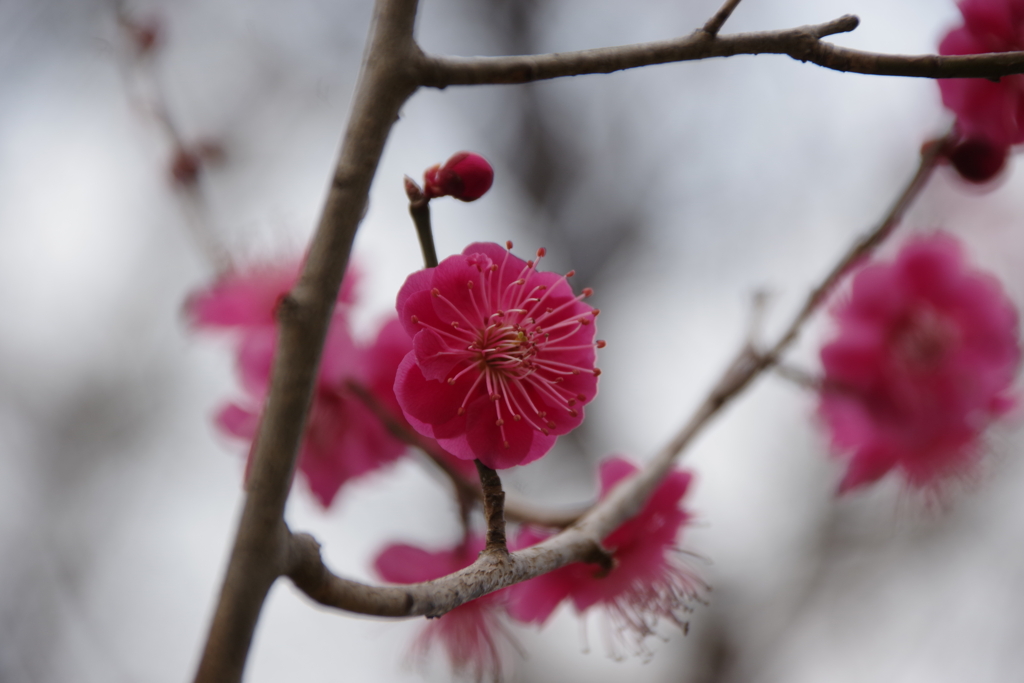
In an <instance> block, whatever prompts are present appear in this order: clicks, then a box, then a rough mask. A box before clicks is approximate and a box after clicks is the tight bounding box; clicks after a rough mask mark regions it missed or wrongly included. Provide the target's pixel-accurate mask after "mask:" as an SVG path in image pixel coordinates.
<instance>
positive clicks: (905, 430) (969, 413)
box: [818, 233, 1020, 492]
mask: <svg viewBox="0 0 1024 683" xmlns="http://www.w3.org/2000/svg"><path fill="white" fill-rule="evenodd" d="M832 314H833V316H834V317H835V320H836V323H837V330H836V334H835V339H834V340H833V341H832V342H830V343H829V344H827V345H826V346H825V347H824V348H823V349H822V350H821V360H822V365H823V366H824V370H825V379H824V383H823V386H822V392H821V402H820V405H819V409H818V411H819V413H820V414H821V416H822V418H823V419H824V420H825V422H826V423H827V425H828V427H829V429H830V431H831V433H832V444H833V447H834V448H835V450H836V451H838V452H840V453H843V454H845V455H846V456H847V457H848V458H849V465H848V467H847V471H846V475H845V477H844V478H843V480H842V483H841V484H840V487H839V490H840V492H845V491H849V490H851V489H854V488H857V487H859V486H864V485H866V484H870V483H872V482H874V481H876V480H878V479H879V478H881V477H882V476H884V475H885V474H886V473H887V472H889V471H890V470H894V469H895V470H898V471H900V472H901V473H902V474H903V476H904V477H905V478H906V480H907V482H908V483H909V484H910V485H912V486H915V487H933V486H935V485H936V484H938V483H940V481H941V480H942V479H943V478H945V477H948V476H950V475H957V474H963V473H966V472H969V471H970V469H971V468H972V466H973V465H974V463H975V462H976V460H977V458H978V456H979V455H980V453H981V451H982V448H981V444H980V443H979V441H980V437H981V434H982V432H983V430H984V429H985V428H986V427H987V426H988V425H989V423H991V422H992V420H993V419H995V418H997V417H999V416H1000V415H1002V414H1004V413H1005V412H1006V411H1007V410H1008V409H1009V408H1010V407H1011V406H1012V405H1013V402H1014V401H1013V397H1012V395H1011V392H1010V385H1011V383H1012V382H1013V379H1014V377H1015V375H1016V373H1017V367H1018V364H1019V361H1020V341H1019V332H1018V324H1017V312H1016V310H1015V308H1014V306H1013V304H1012V303H1011V302H1010V301H1009V299H1008V298H1007V296H1006V294H1005V293H1004V292H1003V289H1002V287H1001V286H1000V284H999V282H998V281H997V280H996V279H995V278H994V277H992V276H990V275H987V274H985V273H982V272H979V271H977V270H974V269H972V268H970V267H969V265H968V264H967V262H966V260H965V258H964V254H963V250H962V248H961V246H960V243H959V242H958V241H957V240H956V239H954V238H953V237H951V236H950V235H947V234H943V233H937V234H933V235H930V236H924V237H918V238H915V239H913V240H911V241H910V242H908V243H907V244H906V245H905V246H904V247H903V248H902V250H901V251H900V252H899V253H898V254H897V256H896V258H895V260H894V261H892V262H886V263H874V264H871V265H868V266H866V267H865V268H863V269H862V270H861V271H860V272H858V273H857V274H856V275H855V276H854V278H853V282H852V286H851V289H850V293H849V295H848V296H847V297H845V298H844V299H843V300H842V301H840V302H839V303H838V304H837V305H836V306H835V308H834V309H833V311H832Z"/></svg>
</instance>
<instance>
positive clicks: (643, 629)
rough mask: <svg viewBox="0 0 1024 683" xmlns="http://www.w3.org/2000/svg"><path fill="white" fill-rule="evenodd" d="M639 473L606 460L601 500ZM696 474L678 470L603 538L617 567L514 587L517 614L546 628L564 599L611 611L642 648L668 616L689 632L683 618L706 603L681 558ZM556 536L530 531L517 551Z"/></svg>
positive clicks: (512, 609)
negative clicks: (685, 505) (695, 606)
mask: <svg viewBox="0 0 1024 683" xmlns="http://www.w3.org/2000/svg"><path fill="white" fill-rule="evenodd" d="M636 471H637V468H636V466H635V465H633V464H632V463H630V462H629V461H627V460H625V459H623V458H618V457H613V458H609V459H608V460H605V461H604V462H603V463H601V467H600V476H601V498H605V497H606V496H607V495H608V493H609V492H610V491H611V489H612V488H613V487H614V486H615V485H616V484H617V483H618V482H620V481H621V480H623V479H625V478H626V477H628V476H629V475H631V474H634V473H635V472H636ZM692 479H693V477H692V475H691V474H690V473H689V472H684V471H679V470H677V471H674V472H672V473H670V474H669V475H668V476H667V477H665V479H664V480H663V481H662V482H661V483H660V484H659V485H658V487H657V488H656V489H655V490H654V492H653V493H652V494H651V497H650V498H649V499H648V500H647V502H646V503H645V504H644V507H643V509H642V510H640V512H639V513H638V514H637V515H635V516H634V517H632V518H631V519H629V520H627V521H626V522H624V523H623V524H622V525H621V526H619V527H618V528H617V529H616V530H615V531H613V532H612V533H611V534H609V535H608V536H607V537H606V538H605V539H604V541H603V545H604V547H605V548H606V549H607V550H608V552H609V553H610V554H611V557H612V561H613V565H612V567H611V569H610V570H608V569H602V568H600V567H598V566H595V565H590V564H583V563H575V564H570V565H568V566H566V567H563V568H561V569H557V570H555V571H553V572H550V573H548V574H544V575H542V576H538V577H537V578H535V579H531V580H529V581H526V582H524V583H519V584H516V585H514V586H512V587H511V588H509V593H510V595H509V605H508V612H509V614H510V615H511V616H512V617H513V618H515V619H518V620H520V621H523V622H527V623H534V624H538V625H542V624H544V623H545V622H546V621H547V620H548V618H549V617H550V616H551V614H552V613H553V612H554V611H555V608H557V607H558V605H559V604H561V603H562V601H563V600H571V601H572V603H573V605H574V607H575V608H576V611H577V612H578V613H581V614H582V613H583V612H585V611H586V610H588V609H590V608H591V607H593V606H594V605H600V606H602V607H604V608H605V609H606V610H607V611H608V613H609V614H610V616H611V618H612V622H613V624H614V625H615V626H616V627H618V629H619V631H620V633H621V634H623V635H624V636H626V637H629V638H632V639H635V642H636V645H637V647H638V649H641V650H642V649H643V640H644V639H645V638H646V637H647V636H649V635H652V634H654V633H655V627H656V626H657V624H658V622H659V621H660V620H661V619H668V620H670V621H672V622H673V623H675V624H677V625H678V626H679V627H680V628H682V629H683V630H684V631H686V630H687V624H686V622H685V621H684V620H683V614H684V613H685V612H688V611H690V604H691V603H692V602H694V601H697V600H699V599H700V595H699V594H700V590H701V589H702V588H704V587H705V586H704V584H703V582H702V581H701V580H700V579H699V578H698V577H697V576H696V575H695V574H694V573H693V572H692V571H690V570H689V569H688V568H687V567H685V566H684V565H683V564H682V563H681V562H680V560H679V558H678V551H677V550H676V548H677V546H676V543H677V540H678V536H679V532H680V529H681V528H682V527H683V526H684V525H685V524H686V523H687V522H688V521H689V520H690V518H691V515H690V513H689V512H687V511H686V510H685V509H684V508H682V507H681V506H680V502H681V501H682V499H683V497H684V496H685V495H686V492H687V489H689V487H690V483H691V481H692ZM547 536H548V534H546V533H544V532H541V531H538V530H536V529H532V528H528V527H524V528H523V529H522V530H521V531H520V533H519V535H518V536H517V538H516V540H515V543H514V546H515V547H516V548H517V549H521V548H525V547H529V546H531V545H535V544H536V543H539V542H540V541H542V540H544V539H545V538H546V537H547Z"/></svg>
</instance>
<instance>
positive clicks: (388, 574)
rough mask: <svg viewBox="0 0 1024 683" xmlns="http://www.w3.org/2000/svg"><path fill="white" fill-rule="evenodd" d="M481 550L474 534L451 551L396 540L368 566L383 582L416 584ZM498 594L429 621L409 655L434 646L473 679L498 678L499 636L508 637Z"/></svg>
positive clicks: (479, 539)
mask: <svg viewBox="0 0 1024 683" xmlns="http://www.w3.org/2000/svg"><path fill="white" fill-rule="evenodd" d="M483 549H484V537H483V536H480V535H474V536H470V537H469V538H467V539H466V541H465V542H464V543H461V544H459V545H457V546H456V547H455V548H452V549H451V550H438V551H436V552H430V551H427V550H423V549H422V548H417V547H415V546H411V545H404V544H396V545H390V546H388V547H387V548H385V549H384V550H383V551H382V552H381V553H380V555H378V556H377V559H376V560H375V561H374V564H373V566H374V568H375V569H376V570H377V574H379V575H380V577H381V578H382V579H384V580H385V581H390V582H391V583H419V582H421V581H431V580H433V579H437V578H440V577H442V576H446V575H448V574H451V573H452V572H456V571H458V570H460V569H462V568H464V567H468V566H469V565H471V564H472V563H473V562H474V561H475V560H476V558H477V556H478V555H479V554H480V551H482V550H483ZM504 594H505V591H498V592H496V593H490V594H488V595H485V596H483V597H481V598H477V599H476V600H473V601H472V602H467V603H466V604H464V605H460V606H459V607H456V608H455V609H453V610H452V611H451V612H448V613H447V614H444V615H442V616H441V617H438V618H437V619H431V620H429V621H428V622H427V625H426V626H425V627H424V628H423V631H422V633H420V635H419V637H418V638H417V639H416V642H415V643H414V644H413V655H414V656H416V657H417V658H418V659H421V660H422V659H423V658H424V657H425V656H426V655H427V654H428V653H429V652H430V650H431V649H432V648H434V647H440V648H441V649H443V650H444V653H445V656H446V657H447V658H448V661H449V662H450V663H451V666H452V670H453V671H454V672H455V673H456V674H464V675H468V676H471V677H472V678H473V679H475V680H478V681H480V680H484V679H488V678H489V679H493V680H495V681H497V680H500V678H501V672H502V650H503V649H505V645H504V642H503V640H504V639H507V638H509V634H508V633H507V631H505V628H504V626H503V625H502V623H501V612H502V611H503V604H504V600H505V595H504ZM499 635H500V636H501V637H500V638H499Z"/></svg>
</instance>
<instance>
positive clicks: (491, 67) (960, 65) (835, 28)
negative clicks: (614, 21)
mask: <svg viewBox="0 0 1024 683" xmlns="http://www.w3.org/2000/svg"><path fill="white" fill-rule="evenodd" d="M726 6H727V7H728V4H727V5H726ZM859 23H860V20H859V19H858V18H857V17H855V16H853V15H846V16H843V17H839V18H838V19H834V20H833V21H829V22H826V23H824V24H814V25H810V26H800V27H798V28H791V29H784V30H780V31H758V32H755V33H735V34H732V35H726V36H715V35H713V34H711V33H709V32H707V31H705V30H704V29H699V30H697V31H694V32H693V33H692V34H690V35H688V36H685V37H682V38H675V39H672V40H662V41H656V42H650V43H637V44H634V45H622V46H619V47H607V48H598V49H594V50H581V51H578V52H556V53H550V54H543V55H523V56H514V57H439V56H434V55H426V56H424V58H423V63H422V65H421V67H420V70H421V83H422V84H423V85H424V86H427V87H432V88H445V87H447V86H449V85H482V84H508V83H530V82H532V81H542V80H548V79H551V78H562V77H564V76H580V75H583V74H596V73H611V72H613V71H621V70H623V69H634V68H636V67H640V66H649V65H652V64H667V63H670V62H685V61H692V60H697V59H708V58H710V57H732V56H734V55H756V54H780V55H789V56H790V57H792V58H793V59H798V60H800V61H801V62H813V63H814V64H818V65H819V66H823V67H825V68H827V69H833V70H835V71H847V72H853V73H861V74H874V75H877V76H908V77H913V78H997V77H999V76H1006V75H1009V74H1018V73H1024V52H999V53H990V54H981V55H962V56H948V57H941V56H939V55H890V54H881V53H875V52H863V51H861V50H852V49H849V48H845V47H839V46H837V45H833V44H831V43H825V42H822V40H821V39H822V38H824V37H826V36H830V35H834V34H837V33H847V32H849V31H852V30H854V29H855V28H857V25H858V24H859Z"/></svg>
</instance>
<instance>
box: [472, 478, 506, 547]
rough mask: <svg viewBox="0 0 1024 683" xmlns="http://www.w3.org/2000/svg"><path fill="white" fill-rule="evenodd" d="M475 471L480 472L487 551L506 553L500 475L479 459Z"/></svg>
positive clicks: (503, 499)
mask: <svg viewBox="0 0 1024 683" xmlns="http://www.w3.org/2000/svg"><path fill="white" fill-rule="evenodd" d="M475 462H476V471H477V472H479V473H480V490H481V491H483V494H484V519H486V520H487V546H486V547H485V548H484V550H485V551H487V552H492V553H499V554H505V555H507V554H508V545H507V543H506V541H505V491H504V490H502V488H501V477H499V476H498V473H497V472H495V471H494V470H492V469H491V468H490V467H488V466H487V465H485V464H483V463H482V462H480V461H479V460H477V461H475Z"/></svg>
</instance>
